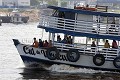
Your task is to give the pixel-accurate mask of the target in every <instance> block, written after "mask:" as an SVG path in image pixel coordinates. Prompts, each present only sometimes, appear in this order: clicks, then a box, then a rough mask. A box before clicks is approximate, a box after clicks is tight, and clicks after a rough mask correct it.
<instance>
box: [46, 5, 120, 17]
mask: <svg viewBox="0 0 120 80" xmlns="http://www.w3.org/2000/svg"><path fill="white" fill-rule="evenodd" d="M48 8H50V9H55V10H59V11H63V12H72V13H78V14H85V15H95V16H104V17H120V14H118V13H110V12H109V13H108V12H97V11H89V10H78V9H70V8H62V7H57V6H48Z"/></svg>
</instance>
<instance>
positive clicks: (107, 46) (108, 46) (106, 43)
mask: <svg viewBox="0 0 120 80" xmlns="http://www.w3.org/2000/svg"><path fill="white" fill-rule="evenodd" d="M104 48H110V44H109V42H108V40H106V42H105V44H104Z"/></svg>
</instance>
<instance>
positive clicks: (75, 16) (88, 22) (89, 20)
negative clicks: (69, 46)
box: [38, 6, 120, 40]
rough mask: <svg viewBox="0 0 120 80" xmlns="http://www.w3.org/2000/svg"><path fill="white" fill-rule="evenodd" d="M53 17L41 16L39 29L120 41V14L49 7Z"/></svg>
mask: <svg viewBox="0 0 120 80" xmlns="http://www.w3.org/2000/svg"><path fill="white" fill-rule="evenodd" d="M48 8H50V9H53V10H54V11H53V13H52V14H51V15H45V14H44V15H43V14H41V15H40V23H39V26H38V27H39V28H44V29H45V30H46V31H49V32H52V33H64V34H68V35H72V36H86V37H91V38H102V39H115V40H120V38H119V37H120V14H117V13H108V12H98V11H90V10H78V9H68V8H61V7H55V6H48Z"/></svg>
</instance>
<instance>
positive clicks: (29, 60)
mask: <svg viewBox="0 0 120 80" xmlns="http://www.w3.org/2000/svg"><path fill="white" fill-rule="evenodd" d="M21 58H22V60H23V62H38V63H39V62H40V63H45V64H49V65H52V64H65V63H60V62H53V61H47V60H42V59H37V58H32V57H28V56H22V55H21ZM66 65H70V66H75V67H81V68H91V69H95V70H104V71H117V72H120V70H115V69H107V68H97V67H89V66H81V65H74V64H66Z"/></svg>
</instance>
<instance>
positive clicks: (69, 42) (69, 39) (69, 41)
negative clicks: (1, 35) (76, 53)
mask: <svg viewBox="0 0 120 80" xmlns="http://www.w3.org/2000/svg"><path fill="white" fill-rule="evenodd" d="M68 44H72V39H71V36H69V37H68Z"/></svg>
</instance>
